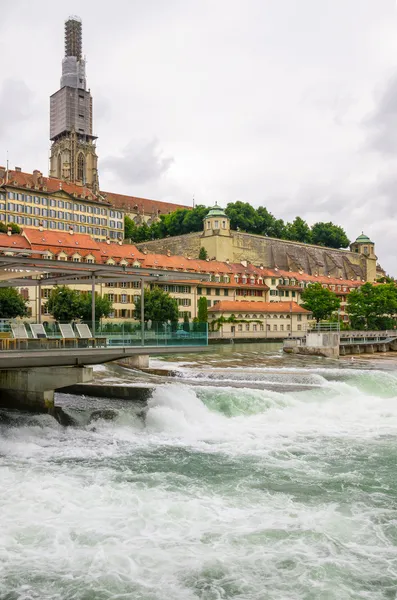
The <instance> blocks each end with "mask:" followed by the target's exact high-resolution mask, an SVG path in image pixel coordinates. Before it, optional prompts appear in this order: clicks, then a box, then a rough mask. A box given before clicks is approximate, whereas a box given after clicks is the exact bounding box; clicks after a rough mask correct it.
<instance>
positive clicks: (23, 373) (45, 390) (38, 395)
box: [0, 367, 92, 413]
mask: <svg viewBox="0 0 397 600" xmlns="http://www.w3.org/2000/svg"><path fill="white" fill-rule="evenodd" d="M90 381H92V368H90V367H37V368H32V369H20V370H17V369H8V370H2V371H0V406H2V407H4V408H17V409H20V410H29V411H34V412H49V413H51V412H52V411H53V410H54V390H55V389H57V388H60V387H66V386H67V385H72V384H77V383H88V382H90Z"/></svg>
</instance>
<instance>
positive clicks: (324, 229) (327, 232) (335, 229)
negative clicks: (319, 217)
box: [312, 223, 350, 248]
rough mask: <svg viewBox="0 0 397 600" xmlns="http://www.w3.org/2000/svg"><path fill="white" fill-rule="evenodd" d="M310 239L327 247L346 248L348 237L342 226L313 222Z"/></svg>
mask: <svg viewBox="0 0 397 600" xmlns="http://www.w3.org/2000/svg"><path fill="white" fill-rule="evenodd" d="M312 241H313V244H317V245H318V246H327V247H328V248H347V246H348V245H349V243H350V242H349V239H348V237H347V235H346V233H345V231H344V229H342V227H339V226H338V225H334V224H333V223H315V224H314V225H313V227H312Z"/></svg>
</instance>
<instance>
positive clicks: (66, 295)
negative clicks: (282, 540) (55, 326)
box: [46, 285, 82, 323]
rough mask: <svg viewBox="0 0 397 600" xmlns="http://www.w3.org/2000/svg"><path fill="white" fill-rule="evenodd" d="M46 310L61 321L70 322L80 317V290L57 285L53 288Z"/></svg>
mask: <svg viewBox="0 0 397 600" xmlns="http://www.w3.org/2000/svg"><path fill="white" fill-rule="evenodd" d="M46 310H47V312H49V313H50V315H52V316H53V317H54V319H55V320H56V321H59V322H65V323H69V322H70V321H74V320H76V319H80V318H81V313H82V306H81V299H80V294H79V292H77V291H76V290H72V289H71V288H68V287H66V286H65V285H63V286H55V287H54V288H53V289H52V290H51V293H50V296H49V298H48V302H47V304H46Z"/></svg>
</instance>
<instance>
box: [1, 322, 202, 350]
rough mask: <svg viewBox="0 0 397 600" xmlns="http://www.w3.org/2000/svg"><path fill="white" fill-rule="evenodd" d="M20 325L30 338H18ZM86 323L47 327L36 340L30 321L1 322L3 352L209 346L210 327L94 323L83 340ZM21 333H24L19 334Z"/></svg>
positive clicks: (54, 323) (190, 324) (185, 324)
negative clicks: (63, 329) (81, 328)
mask: <svg viewBox="0 0 397 600" xmlns="http://www.w3.org/2000/svg"><path fill="white" fill-rule="evenodd" d="M16 323H18V324H19V325H20V324H23V325H24V327H25V330H24V331H25V332H26V335H24V332H22V336H21V337H18V338H15V337H14V335H13V332H12V325H13V324H16ZM81 324H83V323H80V322H78V323H77V322H76V323H74V322H73V323H57V322H47V323H46V322H45V323H43V327H44V332H45V334H43V335H41V336H40V337H39V338H35V337H34V336H33V334H32V330H31V328H30V323H29V322H28V321H22V320H18V321H12V320H0V349H1V350H29V349H37V348H39V349H43V350H46V349H47V350H50V349H52V348H60V347H62V348H73V347H74V348H98V347H123V346H124V347H135V346H141V347H145V346H148V347H149V346H151V347H153V346H207V345H208V325H207V323H189V324H187V323H183V324H179V323H178V324H176V323H172V324H157V323H151V324H150V326H149V327H148V326H146V327H145V328H144V329H143V328H142V327H141V323H137V322H126V323H104V324H101V323H96V324H95V331H93V328H92V323H91V322H88V323H86V325H87V326H88V328H89V331H90V333H91V337H84V338H82V337H80V335H79V331H78V327H77V325H81ZM60 325H70V326H71V329H70V330H69V332H70V334H69V335H68V336H64V335H62V332H61V329H60ZM19 333H20V332H19Z"/></svg>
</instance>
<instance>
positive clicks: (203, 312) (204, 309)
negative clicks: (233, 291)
mask: <svg viewBox="0 0 397 600" xmlns="http://www.w3.org/2000/svg"><path fill="white" fill-rule="evenodd" d="M197 306H198V310H197V315H198V320H199V322H200V323H207V321H208V306H207V298H204V296H201V298H199V301H198V305H197Z"/></svg>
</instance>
